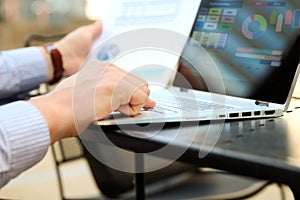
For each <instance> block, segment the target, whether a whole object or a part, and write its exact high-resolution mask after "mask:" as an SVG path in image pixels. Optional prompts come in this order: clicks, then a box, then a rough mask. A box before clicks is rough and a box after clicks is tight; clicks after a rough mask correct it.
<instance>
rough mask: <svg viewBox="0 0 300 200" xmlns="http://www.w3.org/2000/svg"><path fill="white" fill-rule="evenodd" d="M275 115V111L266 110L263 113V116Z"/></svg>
mask: <svg viewBox="0 0 300 200" xmlns="http://www.w3.org/2000/svg"><path fill="white" fill-rule="evenodd" d="M274 114H275V110H266V111H265V115H274Z"/></svg>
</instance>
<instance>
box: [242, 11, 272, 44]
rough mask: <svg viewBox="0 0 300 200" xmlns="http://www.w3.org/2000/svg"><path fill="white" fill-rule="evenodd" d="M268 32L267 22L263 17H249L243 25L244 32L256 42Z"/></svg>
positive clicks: (256, 15)
mask: <svg viewBox="0 0 300 200" xmlns="http://www.w3.org/2000/svg"><path fill="white" fill-rule="evenodd" d="M266 31H267V21H266V19H265V18H264V17H263V16H262V15H258V14H254V15H251V16H249V17H247V18H246V19H245V20H244V22H243V25H242V32H243V34H244V36H245V37H246V38H248V39H251V40H255V39H258V38H260V37H262V36H263V35H264V34H265V32H266Z"/></svg>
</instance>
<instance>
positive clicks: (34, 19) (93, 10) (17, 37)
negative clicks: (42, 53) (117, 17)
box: [0, 0, 109, 50]
mask: <svg viewBox="0 0 300 200" xmlns="http://www.w3.org/2000/svg"><path fill="white" fill-rule="evenodd" d="M107 2H109V1H106V0H0V50H7V49H12V48H17V47H22V46H23V45H24V38H25V36H26V35H27V34H42V35H48V34H49V35H50V34H58V33H67V32H70V31H72V30H73V29H75V28H77V27H79V26H81V25H84V24H89V23H91V22H92V21H94V20H97V19H99V16H100V15H101V14H102V13H103V12H105V5H106V4H107Z"/></svg>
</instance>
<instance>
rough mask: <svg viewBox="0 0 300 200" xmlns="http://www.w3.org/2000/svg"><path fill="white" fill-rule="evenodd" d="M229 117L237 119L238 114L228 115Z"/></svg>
mask: <svg viewBox="0 0 300 200" xmlns="http://www.w3.org/2000/svg"><path fill="white" fill-rule="evenodd" d="M229 117H230V118H234V117H239V113H230V114H229Z"/></svg>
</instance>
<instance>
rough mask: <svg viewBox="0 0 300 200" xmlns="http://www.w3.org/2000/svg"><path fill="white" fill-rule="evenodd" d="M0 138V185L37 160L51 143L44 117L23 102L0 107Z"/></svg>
mask: <svg viewBox="0 0 300 200" xmlns="http://www.w3.org/2000/svg"><path fill="white" fill-rule="evenodd" d="M0 138H1V139H0V152H1V153H0V187H2V186H3V185H5V184H6V183H7V182H8V181H9V180H10V179H12V178H14V177H16V176H17V175H18V174H20V173H21V172H22V171H24V170H26V169H28V168H30V167H31V166H33V165H34V164H36V163H37V162H39V161H40V160H41V159H42V158H43V157H44V155H45V153H46V151H47V149H48V147H49V143H50V138H49V131H48V127H47V125H46V123H45V120H44V118H43V116H42V115H41V113H40V112H39V111H38V110H37V109H36V108H35V107H34V106H32V105H31V104H29V103H28V102H25V101H18V102H14V103H11V104H7V105H4V106H1V107H0Z"/></svg>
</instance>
